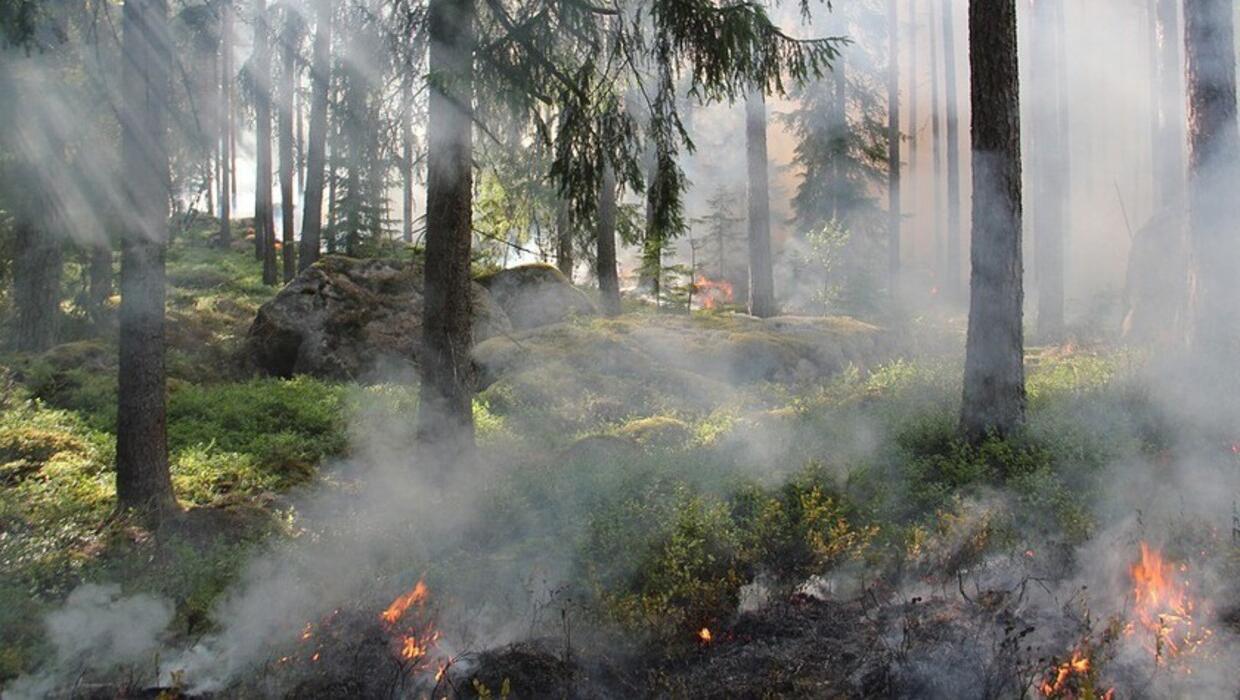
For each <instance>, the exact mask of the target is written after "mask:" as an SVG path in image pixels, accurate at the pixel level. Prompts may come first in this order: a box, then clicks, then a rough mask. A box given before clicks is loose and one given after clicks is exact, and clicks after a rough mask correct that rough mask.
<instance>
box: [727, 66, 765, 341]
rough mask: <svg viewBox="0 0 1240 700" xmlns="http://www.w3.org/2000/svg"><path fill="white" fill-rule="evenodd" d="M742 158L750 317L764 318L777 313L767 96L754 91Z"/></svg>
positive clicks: (749, 97)
mask: <svg viewBox="0 0 1240 700" xmlns="http://www.w3.org/2000/svg"><path fill="white" fill-rule="evenodd" d="M745 157H746V160H747V162H748V166H749V313H751V314H753V315H754V316H757V317H759V318H766V317H768V316H774V315H775V314H776V313H778V312H779V311H778V309H777V308H776V306H775V273H774V270H773V268H772V263H771V192H770V179H769V178H770V175H769V173H768V167H769V166H768V164H767V153H766V96H765V95H763V94H762V92H760V91H759V90H756V89H754V90H750V91H749V94H748V95H747V96H746V99H745ZM720 267H721V268H722V256H721V259H720ZM721 274H722V273H721Z"/></svg>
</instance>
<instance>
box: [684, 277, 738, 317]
mask: <svg viewBox="0 0 1240 700" xmlns="http://www.w3.org/2000/svg"><path fill="white" fill-rule="evenodd" d="M693 289H694V291H696V292H697V293H698V294H700V295H701V297H702V308H703V309H713V308H716V307H718V306H719V305H720V304H731V303H732V283H731V282H729V281H727V280H712V279H710V278H709V277H707V276H706V275H698V276H697V279H696V280H694V281H693Z"/></svg>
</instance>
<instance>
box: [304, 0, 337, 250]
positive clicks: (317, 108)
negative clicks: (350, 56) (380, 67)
mask: <svg viewBox="0 0 1240 700" xmlns="http://www.w3.org/2000/svg"><path fill="white" fill-rule="evenodd" d="M332 10H333V8H332V0H318V3H317V10H316V11H317V18H318V26H317V27H316V28H315V32H314V62H313V63H312V64H311V66H310V134H309V136H310V143H309V152H308V153H307V154H306V177H305V183H306V196H305V203H304V204H303V206H304V207H305V210H304V211H303V212H302V216H301V255H300V256H299V259H298V266H299V269H302V270H304V269H306V268H307V267H310V266H311V265H313V264H314V262H315V261H316V260H318V259H319V248H320V246H321V238H322V234H323V178H324V177H325V176H326V169H327V104H328V101H329V98H330V95H331V70H332V66H331V62H332Z"/></svg>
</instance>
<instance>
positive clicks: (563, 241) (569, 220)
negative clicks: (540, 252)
mask: <svg viewBox="0 0 1240 700" xmlns="http://www.w3.org/2000/svg"><path fill="white" fill-rule="evenodd" d="M555 266H556V267H557V268H559V270H560V273H561V274H563V275H564V276H565V277H567V278H568V279H569V281H570V282H571V281H572V279H573V217H572V211H571V210H570V209H569V208H568V202H567V201H561V202H560V208H559V209H558V210H557V211H556V216H555Z"/></svg>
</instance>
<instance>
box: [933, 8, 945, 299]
mask: <svg viewBox="0 0 1240 700" xmlns="http://www.w3.org/2000/svg"><path fill="white" fill-rule="evenodd" d="M934 19H935V13H934V3H931V4H930V21H929V23H928V26H929V30H930V145H931V151H932V153H933V163H934V176H933V177H932V178H931V180H932V181H933V185H934V188H933V190H932V196H933V197H934V207H933V212H934V260H935V265H934V270H935V279H936V280H938V288H937V290H936V291H938V292H944V287H945V280H946V277H947V272H946V269H947V242H946V241H944V240H943V137H942V134H941V133H940V128H939V123H940V121H941V119H940V116H941V115H940V112H939V39H938V37H939V35H938V29H937V28H936V27H935V24H934Z"/></svg>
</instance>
